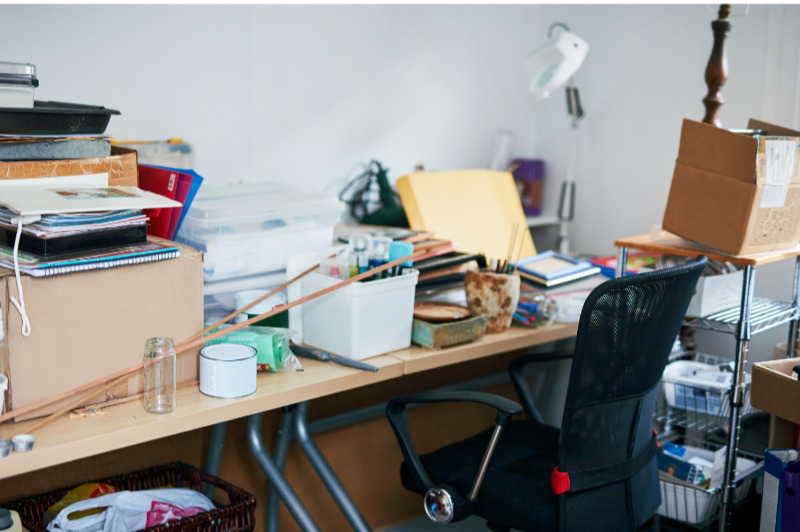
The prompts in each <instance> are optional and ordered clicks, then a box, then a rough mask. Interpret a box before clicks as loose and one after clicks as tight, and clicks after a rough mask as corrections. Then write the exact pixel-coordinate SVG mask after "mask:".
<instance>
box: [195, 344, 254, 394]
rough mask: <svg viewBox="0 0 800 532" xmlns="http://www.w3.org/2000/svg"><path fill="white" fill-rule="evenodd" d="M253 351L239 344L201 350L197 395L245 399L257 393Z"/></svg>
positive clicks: (217, 345)
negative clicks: (198, 392)
mask: <svg viewBox="0 0 800 532" xmlns="http://www.w3.org/2000/svg"><path fill="white" fill-rule="evenodd" d="M256 386H257V381H256V350H255V348H253V347H250V346H248V345H241V344H214V345H207V346H205V347H203V348H202V349H201V350H200V386H199V387H200V391H201V392H202V393H203V394H205V395H209V396H211V397H224V398H233V397H244V396H246V395H250V394H251V393H253V392H255V391H256Z"/></svg>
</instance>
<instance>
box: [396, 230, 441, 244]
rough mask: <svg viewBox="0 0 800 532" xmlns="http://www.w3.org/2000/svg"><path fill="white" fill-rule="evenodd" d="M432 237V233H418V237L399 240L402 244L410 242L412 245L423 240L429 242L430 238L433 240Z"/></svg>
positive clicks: (413, 236)
mask: <svg viewBox="0 0 800 532" xmlns="http://www.w3.org/2000/svg"><path fill="white" fill-rule="evenodd" d="M433 236H434V233H432V232H426V233H420V234H418V235H412V236H410V237H408V238H402V239H401V240H402V241H403V242H410V243H412V244H414V243H415V242H422V241H423V240H430V239H431V238H433Z"/></svg>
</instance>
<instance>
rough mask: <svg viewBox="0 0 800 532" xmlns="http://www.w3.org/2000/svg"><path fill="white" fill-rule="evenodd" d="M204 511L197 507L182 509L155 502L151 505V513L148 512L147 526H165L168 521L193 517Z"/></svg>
mask: <svg viewBox="0 0 800 532" xmlns="http://www.w3.org/2000/svg"><path fill="white" fill-rule="evenodd" d="M204 511H205V510H203V509H202V508H197V507H190V508H181V507H180V506H174V505H172V504H169V503H166V502H159V501H153V503H152V504H151V505H150V511H149V512H147V526H154V525H163V524H164V523H166V522H167V521H175V520H177V519H181V518H183V517H191V516H193V515H195V514H199V513H200V512H204Z"/></svg>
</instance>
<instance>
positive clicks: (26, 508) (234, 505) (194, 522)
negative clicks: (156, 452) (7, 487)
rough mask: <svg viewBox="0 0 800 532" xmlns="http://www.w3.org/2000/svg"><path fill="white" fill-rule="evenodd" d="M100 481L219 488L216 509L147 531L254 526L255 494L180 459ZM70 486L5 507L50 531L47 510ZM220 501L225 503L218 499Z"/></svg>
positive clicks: (33, 527) (127, 486)
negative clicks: (44, 521)
mask: <svg viewBox="0 0 800 532" xmlns="http://www.w3.org/2000/svg"><path fill="white" fill-rule="evenodd" d="M100 482H103V483H106V484H109V485H111V486H114V487H115V488H117V489H119V490H146V489H154V488H160V487H164V486H166V485H171V486H173V487H176V488H190V489H193V490H195V491H199V492H201V493H204V492H205V491H206V489H207V488H209V487H213V488H216V494H215V496H214V504H215V506H216V508H214V509H213V510H209V511H207V512H201V513H198V514H196V515H193V516H191V517H184V518H183V519H179V520H177V521H170V522H168V523H165V524H163V525H157V526H153V527H150V528H147V529H146V530H148V531H152V532H166V531H186V532H188V531H219V532H223V531H225V532H234V531H250V530H253V529H254V528H255V522H256V521H255V510H256V499H255V497H253V496H252V495H251V494H249V493H247V492H246V491H244V490H242V489H239V488H237V487H236V486H233V485H232V484H229V483H228V482H225V481H224V480H221V479H219V478H217V477H214V476H212V475H209V474H208V473H205V472H203V471H201V470H199V469H196V468H194V467H192V466H190V465H187V464H184V463H181V462H174V463H171V464H166V465H161V466H156V467H152V468H150V469H144V470H142V471H136V472H133V473H127V474H125V475H119V476H116V477H113V478H109V479H105V480H101V481H100ZM70 489H72V488H62V489H59V490H55V491H52V492H50V493H46V494H43V495H34V496H31V497H26V498H23V499H18V500H16V501H12V502H8V503H6V504H5V505H4V506H5V507H6V508H10V509H12V510H16V511H17V512H18V513H19V515H20V518H21V520H22V524H23V526H24V527H25V528H27V529H28V530H30V531H31V532H47V529H46V528H45V527H44V526H42V518H43V517H44V513H45V512H46V511H47V509H48V508H49V507H50V506H52V505H54V504H55V503H57V502H58V501H59V500H61V498H62V497H63V496H64V495H65V494H66V493H67V491H69V490H70ZM220 500H222V502H219V501H220Z"/></svg>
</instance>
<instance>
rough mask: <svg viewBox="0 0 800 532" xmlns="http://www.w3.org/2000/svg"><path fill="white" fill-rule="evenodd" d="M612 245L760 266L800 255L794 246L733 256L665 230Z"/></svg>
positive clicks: (617, 241) (625, 239)
mask: <svg viewBox="0 0 800 532" xmlns="http://www.w3.org/2000/svg"><path fill="white" fill-rule="evenodd" d="M614 245H615V246H616V247H618V248H621V247H625V248H633V249H640V250H642V251H653V252H656V253H666V254H669V255H680V256H682V257H697V256H699V255H705V256H706V257H708V259H709V260H718V261H722V262H732V263H733V264H741V265H744V266H760V265H762V264H769V263H770V262H778V261H780V260H783V259H787V258H789V257H796V256H799V255H800V248H795V249H791V250H786V251H772V252H769V253H754V254H752V255H742V256H738V257H734V256H731V255H724V254H721V253H714V252H713V251H708V250H706V249H703V248H701V247H700V246H696V245H692V244H691V243H690V242H688V241H686V240H684V239H683V238H681V237H679V236H676V235H673V234H671V233H667V232H662V233H661V236H660V237H659V239H658V241H654V240H653V237H652V236H651V235H650V234H646V235H638V236H632V237H628V238H621V239H619V240H615V241H614Z"/></svg>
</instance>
